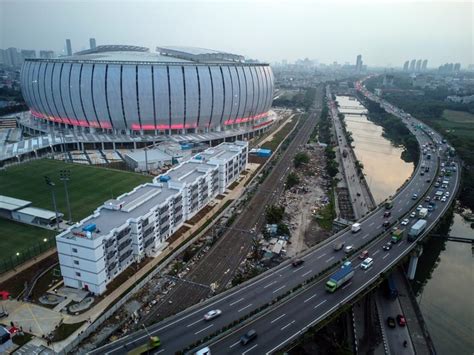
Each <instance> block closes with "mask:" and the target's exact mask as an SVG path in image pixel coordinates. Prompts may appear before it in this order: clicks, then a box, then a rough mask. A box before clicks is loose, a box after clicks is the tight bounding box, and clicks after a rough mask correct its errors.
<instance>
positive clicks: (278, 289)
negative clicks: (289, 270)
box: [273, 285, 286, 293]
mask: <svg viewBox="0 0 474 355" xmlns="http://www.w3.org/2000/svg"><path fill="white" fill-rule="evenodd" d="M285 286H286V285H283V286H281V287H278V288H277V289H276V290H275V291H273V293H275V292H278V291H280V290H281V289H282V288H285Z"/></svg>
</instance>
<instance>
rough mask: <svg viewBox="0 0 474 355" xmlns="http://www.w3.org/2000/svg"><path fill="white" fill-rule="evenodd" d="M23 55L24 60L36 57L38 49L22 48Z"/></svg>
mask: <svg viewBox="0 0 474 355" xmlns="http://www.w3.org/2000/svg"><path fill="white" fill-rule="evenodd" d="M21 57H22V59H23V60H25V59H28V58H36V51H35V50H34V49H22V50H21Z"/></svg>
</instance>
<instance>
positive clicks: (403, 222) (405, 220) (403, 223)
mask: <svg viewBox="0 0 474 355" xmlns="http://www.w3.org/2000/svg"><path fill="white" fill-rule="evenodd" d="M408 223H410V220H409V219H408V218H405V219H404V220H403V221H402V223H401V225H402V226H406V225H407V224H408Z"/></svg>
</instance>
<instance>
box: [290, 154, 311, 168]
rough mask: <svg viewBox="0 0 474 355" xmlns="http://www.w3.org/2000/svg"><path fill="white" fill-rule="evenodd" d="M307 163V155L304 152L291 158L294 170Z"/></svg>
mask: <svg viewBox="0 0 474 355" xmlns="http://www.w3.org/2000/svg"><path fill="white" fill-rule="evenodd" d="M308 163H309V156H308V154H306V153H304V152H299V153H297V154H296V155H295V157H294V158H293V165H294V166H295V168H296V169H298V168H299V167H300V166H302V165H303V164H308Z"/></svg>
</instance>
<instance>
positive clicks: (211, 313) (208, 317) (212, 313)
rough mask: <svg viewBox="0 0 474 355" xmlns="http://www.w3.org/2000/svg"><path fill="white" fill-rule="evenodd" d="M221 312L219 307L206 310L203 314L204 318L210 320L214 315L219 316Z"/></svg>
mask: <svg viewBox="0 0 474 355" xmlns="http://www.w3.org/2000/svg"><path fill="white" fill-rule="evenodd" d="M221 314H222V311H221V310H220V309H213V310H212V311H209V312H207V313H206V314H205V315H204V320H211V319H214V318H216V317H219V316H220V315H221Z"/></svg>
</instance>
